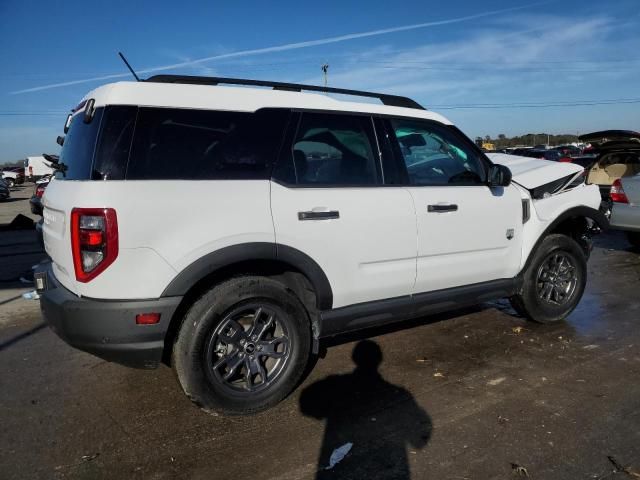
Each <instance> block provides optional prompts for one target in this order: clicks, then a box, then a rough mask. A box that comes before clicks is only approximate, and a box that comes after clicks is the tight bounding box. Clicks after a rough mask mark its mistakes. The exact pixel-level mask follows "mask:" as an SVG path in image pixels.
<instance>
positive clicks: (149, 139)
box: [126, 108, 289, 180]
mask: <svg viewBox="0 0 640 480" xmlns="http://www.w3.org/2000/svg"><path fill="white" fill-rule="evenodd" d="M288 115H289V112H288V111H285V110H269V109H264V110H259V111H257V112H255V113H245V112H221V111H204V110H188V109H167V108H140V109H139V110H138V117H137V121H136V127H135V134H134V139H133V144H132V148H131V154H130V156H129V163H128V168H127V172H126V178H127V179H129V180H141V179H190V180H191V179H193V180H211V179H267V178H269V176H270V173H271V167H272V165H273V161H274V158H275V156H276V154H277V150H278V149H279V147H280V141H281V138H282V135H283V132H284V129H285V126H286V121H287V118H288Z"/></svg>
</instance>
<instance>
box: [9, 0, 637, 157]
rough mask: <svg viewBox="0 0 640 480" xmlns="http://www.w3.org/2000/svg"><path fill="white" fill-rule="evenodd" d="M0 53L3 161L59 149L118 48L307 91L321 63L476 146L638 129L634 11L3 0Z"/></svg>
mask: <svg viewBox="0 0 640 480" xmlns="http://www.w3.org/2000/svg"><path fill="white" fill-rule="evenodd" d="M360 34H364V35H360ZM0 42H1V44H2V45H3V48H2V49H1V51H0V65H2V67H1V68H0V163H2V162H5V161H10V160H16V159H19V158H24V157H26V156H27V155H34V154H39V153H41V152H55V151H57V145H56V144H55V141H54V139H55V137H56V136H57V135H58V134H60V133H61V130H62V126H63V123H64V119H65V117H66V113H65V112H67V111H68V110H69V109H70V108H71V107H73V106H74V105H75V104H76V103H77V102H78V100H79V99H80V98H81V97H82V96H83V95H84V94H85V93H86V92H87V91H88V90H90V89H92V88H95V87H96V86H98V85H100V84H103V83H107V82H109V81H117V80H129V79H130V77H128V76H127V71H126V70H125V67H124V65H123V64H122V63H121V61H120V59H119V58H118V56H117V52H118V50H122V51H124V52H125V54H126V55H127V57H128V59H129V61H130V62H131V63H132V64H133V66H134V68H136V70H139V71H145V70H148V69H154V68H161V69H162V70H158V72H159V73H183V74H192V75H218V76H234V77H245V78H259V79H270V80H280V81H291V82H305V83H317V84H320V83H322V72H321V70H320V65H321V64H322V63H324V62H327V63H329V65H330V67H329V84H330V85H331V86H337V87H345V88H356V89H362V90H377V91H383V92H388V93H395V94H400V95H408V96H411V97H412V98H415V99H416V100H418V101H419V102H420V103H422V104H423V105H425V106H427V108H430V109H433V110H436V111H439V112H441V113H443V114H444V115H445V116H447V117H449V118H450V119H451V120H453V121H454V122H455V123H456V124H457V125H458V126H459V127H460V128H461V129H462V130H463V131H464V132H466V133H467V134H468V135H469V136H471V137H475V136H477V135H482V136H484V135H486V134H489V135H492V136H497V135H498V134H499V133H505V134H507V135H515V134H524V133H529V132H532V133H539V132H550V133H575V132H587V131H591V130H597V129H605V128H624V129H636V130H639V129H640V103H638V102H637V101H640V88H638V86H639V82H638V78H639V74H640V9H639V8H638V1H637V0H611V1H609V2H601V1H591V0H582V1H579V0H566V1H564V0H558V1H550V2H546V3H544V4H540V3H538V4H534V3H532V2H515V1H513V0H487V1H484V2H475V1H471V0H449V1H448V2H441V1H438V2H434V1H425V0H422V1H411V2H405V3H400V2H395V3H394V2H389V1H388V0H387V1H368V2H353V3H352V4H349V3H347V2H345V1H344V0H343V1H333V0H326V1H324V2H314V3H308V2H300V1H297V2H278V3H277V4H276V3H275V2H255V1H251V0H245V1H243V2H235V3H232V2H188V1H182V2H164V1H160V0H156V1H132V0H128V1H121V0H112V1H110V2H103V3H102V5H98V3H97V2H86V1H84V2H80V1H74V0H68V1H65V2H62V3H59V2H44V1H39V2H33V1H28V0H22V1H13V0H2V1H0ZM203 59H205V60H203ZM117 74H123V75H124V76H123V77H122V78H119V77H118V78H113V79H99V80H90V79H96V78H100V77H104V76H110V75H117ZM149 74H151V72H149V73H147V74H145V75H143V76H146V75H149ZM56 84H65V85H64V86H53V85H56ZM612 100H613V101H612ZM602 101H606V102H605V103H606V104H599V105H578V106H575V104H576V103H578V104H584V103H601V102H602ZM609 101H612V102H609ZM622 101H624V102H626V103H622ZM632 102H633V103H632ZM558 103H560V104H564V105H557V104H558ZM540 104H545V105H554V106H547V107H539V105H540ZM566 104H572V105H574V106H566ZM512 105H516V106H512ZM469 107H472V108H469ZM488 107H491V108H488Z"/></svg>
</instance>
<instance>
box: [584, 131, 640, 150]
mask: <svg viewBox="0 0 640 480" xmlns="http://www.w3.org/2000/svg"><path fill="white" fill-rule="evenodd" d="M578 139H579V140H580V141H581V142H585V143H590V144H591V146H592V147H593V148H594V150H595V151H596V152H605V151H612V150H626V149H631V150H636V149H640V133H638V132H634V131H632V130H602V131H600V132H592V133H586V134H584V135H580V136H579V137H578Z"/></svg>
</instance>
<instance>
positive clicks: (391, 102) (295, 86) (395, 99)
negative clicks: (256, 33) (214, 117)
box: [144, 75, 426, 110]
mask: <svg viewBox="0 0 640 480" xmlns="http://www.w3.org/2000/svg"><path fill="white" fill-rule="evenodd" d="M144 81H145V82H154V83H184V84H192V85H220V84H226V85H246V86H251V87H271V88H273V89H274V90H286V91H289V92H302V91H303V90H304V91H308V92H322V93H335V94H339V95H354V96H357V97H368V98H377V99H379V100H380V101H381V102H382V103H383V104H384V105H388V106H393V107H404V108H416V109H419V110H426V109H425V108H424V107H423V106H422V105H420V104H419V103H418V102H416V101H415V100H412V99H410V98H408V97H401V96H398V95H388V94H386V93H374V92H365V91H362V90H348V89H346V88H333V87H322V86H319V85H303V84H299V83H285V82H270V81H267V80H247V79H243V78H226V77H198V76H192V75H154V76H152V77H149V78H147V79H146V80H144Z"/></svg>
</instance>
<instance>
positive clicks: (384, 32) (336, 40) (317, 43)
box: [11, 1, 551, 94]
mask: <svg viewBox="0 0 640 480" xmlns="http://www.w3.org/2000/svg"><path fill="white" fill-rule="evenodd" d="M548 3H551V1H544V2H538V3H534V4H528V5H523V6H518V7H511V8H503V9H500V10H493V11H484V12H481V13H477V14H473V15H466V16H463V17H457V18H450V19H446V20H438V21H432V22H423V23H416V24H413V25H403V26H399V27H392V28H384V29H379V30H372V31H368V32H359V33H349V34H346V35H339V36H336V37H328V38H322V39H318V40H309V41H304V42H296V43H288V44H284V45H277V46H272V47H264V48H256V49H251V50H242V51H237V52H229V53H223V54H218V55H213V56H209V57H204V58H198V59H190V60H186V61H181V62H178V63H173V64H170V65H162V66H157V67H153V68H147V69H143V70H139V71H137V73H138V74H146V73H153V72H160V71H167V70H174V69H176V68H184V67H191V66H194V65H200V64H203V63H207V62H211V61H214V60H224V59H229V58H237V57H246V56H252V55H264V54H269V53H276V52H284V51H289V50H297V49H301V48H309V47H316V46H320V45H328V44H333V43H340V42H345V41H348V40H355V39H360V38H367V37H377V36H380V35H387V34H390V33H398V32H406V31H409V30H417V29H423V28H428V27H436V26H443V25H451V24H455V23H462V22H468V21H471V20H477V19H480V18H484V17H491V16H495V15H499V14H503V13H508V12H513V11H517V10H523V9H527V8H531V7H535V6H539V5H543V4H548ZM127 76H129V74H128V73H127V74H124V73H121V74H112V75H103V76H100V77H93V78H85V79H82V80H72V81H68V82H59V83H52V84H49V85H42V86H39V87H32V88H26V89H23V90H17V91H14V92H11V93H12V94H19V93H29V92H37V91H41V90H48V89H51V88H57V87H65V86H71V85H78V84H81V83H89V82H94V81H101V80H113V79H116V78H123V77H127Z"/></svg>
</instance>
